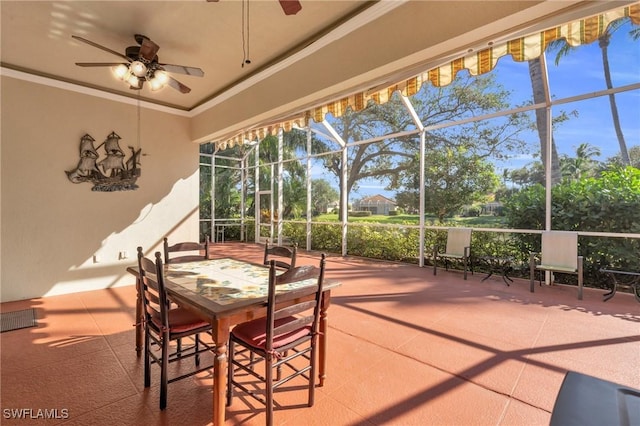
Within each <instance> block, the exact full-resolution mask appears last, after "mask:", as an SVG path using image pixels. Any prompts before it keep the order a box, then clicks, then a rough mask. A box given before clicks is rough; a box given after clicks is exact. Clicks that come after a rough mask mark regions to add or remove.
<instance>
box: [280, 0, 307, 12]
mask: <svg viewBox="0 0 640 426" xmlns="http://www.w3.org/2000/svg"><path fill="white" fill-rule="evenodd" d="M278 1H279V2H280V6H282V10H283V11H284V14H285V15H295V14H296V13H298V12H300V10H302V5H301V4H300V2H299V1H298V0H278Z"/></svg>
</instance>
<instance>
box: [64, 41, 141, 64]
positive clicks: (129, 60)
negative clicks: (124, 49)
mask: <svg viewBox="0 0 640 426" xmlns="http://www.w3.org/2000/svg"><path fill="white" fill-rule="evenodd" d="M71 37H73V38H74V39H76V40H78V41H81V42H83V43H87V44H88V45H89V46H93V47H96V48H98V49H100V50H104V51H105V52H109V53H111V54H112V55H116V56H119V57H120V58H122V59H124V60H125V61H127V62H131V59H129V58H127V57H126V56H125V55H123V54H122V53H120V52H116V51H115V50H111V49H109V48H108V47H104V46H102V45H99V44H98V43H94V42H92V41H91V40H87V39H86V38H82V37H80V36H77V35H72V36H71Z"/></svg>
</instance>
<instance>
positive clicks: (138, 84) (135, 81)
mask: <svg viewBox="0 0 640 426" xmlns="http://www.w3.org/2000/svg"><path fill="white" fill-rule="evenodd" d="M127 83H129V86H131V88H132V89H141V88H142V81H141V80H140V79H139V78H138V77H136V76H135V75H134V74H131V75H130V76H129V78H128V79H127Z"/></svg>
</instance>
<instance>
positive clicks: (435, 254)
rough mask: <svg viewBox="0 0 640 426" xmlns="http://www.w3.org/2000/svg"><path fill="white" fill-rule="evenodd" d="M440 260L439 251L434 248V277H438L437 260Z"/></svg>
mask: <svg viewBox="0 0 640 426" xmlns="http://www.w3.org/2000/svg"><path fill="white" fill-rule="evenodd" d="M437 258H438V249H437V248H436V247H434V248H433V275H436V271H437V267H436V259H437Z"/></svg>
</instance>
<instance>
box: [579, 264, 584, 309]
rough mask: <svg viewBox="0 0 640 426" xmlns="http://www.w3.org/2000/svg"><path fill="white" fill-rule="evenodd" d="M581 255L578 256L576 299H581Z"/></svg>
mask: <svg viewBox="0 0 640 426" xmlns="http://www.w3.org/2000/svg"><path fill="white" fill-rule="evenodd" d="M583 262H584V261H583V257H582V256H578V300H582V284H583V282H582V273H583Z"/></svg>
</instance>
